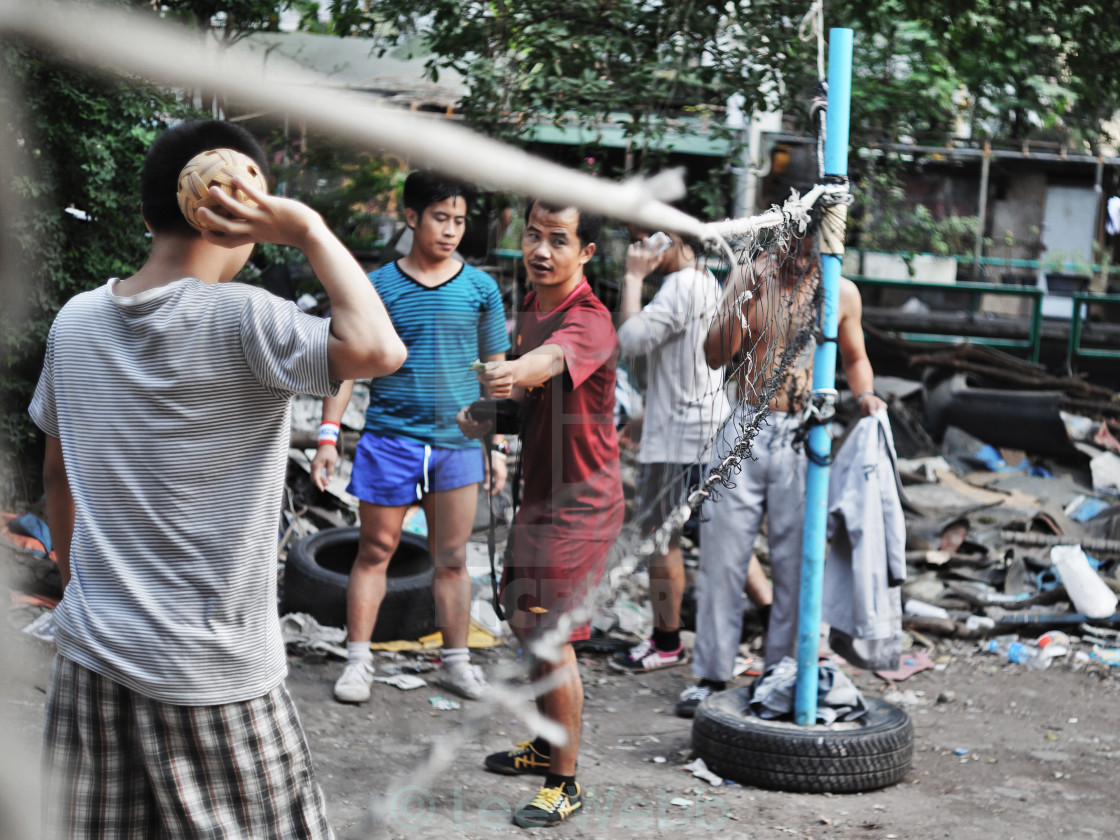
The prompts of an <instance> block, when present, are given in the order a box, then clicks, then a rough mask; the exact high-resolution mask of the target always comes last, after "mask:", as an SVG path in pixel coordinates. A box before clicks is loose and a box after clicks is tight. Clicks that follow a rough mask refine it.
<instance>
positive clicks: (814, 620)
mask: <svg viewBox="0 0 1120 840" xmlns="http://www.w3.org/2000/svg"><path fill="white" fill-rule="evenodd" d="M851 98H852V30H850V29H831V30H829V33H828V113H827V115H826V117H825V129H826V134H825V145H824V171H825V174H826V175H844V176H846V175H847V174H848V127H849V123H848V117H849V114H850V111H851ZM821 282H822V283H823V285H824V306H823V308H822V312H821V334H822V335H823V336H824V338H825V341H822V342H821V343H820V344H819V345H818V346H817V351H816V355H815V356H814V359H813V390H814V391H818V390H820V389H827V388H835V387H836V340H835V339H836V330H837V325H838V323H839V316H838V312H837V305H838V292H839V286H840V257H838V256H836V255H834V254H823V255H822V256H821ZM807 445H808V451H809V455H810V458H809V465H808V469H807V472H806V475H805V529H804V536H803V539H802V544H801V595H800V603H799V612H798V618H797V695H796V699H795V704H794V712H795V719H796V721H797V723H798V725H800V726H810V725H812V724H814V723H816V720H817V682H818V679H817V678H818V674H817V653H818V644H819V637H820V623H821V588H822V579H823V576H824V553H825V542H826V539H825V537H826V527H827V523H826V519H827V515H828V466H827V464H828V458H829V456H830V454H831V451H832V441H831V439H830V437H829V434H828V429H827V428H826V427H825V426H814V427H813V428H812V429H811V430H810V431H809V439H808V444H807Z"/></svg>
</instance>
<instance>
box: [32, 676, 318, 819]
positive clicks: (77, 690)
mask: <svg viewBox="0 0 1120 840" xmlns="http://www.w3.org/2000/svg"><path fill="white" fill-rule="evenodd" d="M42 805H43V835H44V836H45V837H48V838H56V837H59V838H61V837H66V838H95V837H96V838H104V840H124V839H125V838H137V837H151V838H160V839H161V840H163V839H164V838H188V837H189V838H200V837H207V838H214V840H218V838H222V839H223V840H225V838H228V840H244V838H266V837H267V838H276V839H277V840H280V839H281V838H283V840H287V839H288V838H333V837H334V834H333V832H332V831H331V828H330V826H329V825H328V824H327V818H326V809H325V804H324V801H323V793H322V791H321V790H320V788H319V784H318V783H317V782H316V781H315V771H314V769H313V767H312V765H311V753H310V751H309V750H308V748H307V740H306V738H305V737H304V734H303V727H302V726H301V725H300V722H299V717H298V715H297V713H296V708H295V705H294V704H293V703H292V699H291V697H290V696H289V694H288V691H287V689H286V688H284V686H280V687H278V688H276V689H274V690H273V691H271V692H269V693H268V694H266V695H264V696H263V697H257V698H255V699H253V700H245V701H241V702H236V703H227V704H224V705H220V706H178V705H173V704H170V703H163V702H160V701H157V700H152V699H150V698H148V697H144V696H143V695H140V694H137V693H136V692H134V691H132V690H131V689H128V688H125V687H124V686H122V685H120V684H118V683H116V682H113V681H112V680H110V679H108V678H106V677H103V676H101V675H99V674H96V673H94V672H93V671H90V670H88V669H87V668H83V667H82V666H80V665H77V664H75V663H74V662H71V661H70V660H68V659H65V658H63V657H61V656H55V659H54V663H53V665H52V667H51V676H50V684H49V686H48V689H47V709H46V722H45V726H44V739H43V803H42Z"/></svg>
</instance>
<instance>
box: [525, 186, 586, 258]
mask: <svg viewBox="0 0 1120 840" xmlns="http://www.w3.org/2000/svg"><path fill="white" fill-rule="evenodd" d="M538 204H540V206H541V207H542V208H543V209H544V210H547V211H548V212H549V213H556V212H559V211H560V210H567V209H568V208H567V207H557V206H555V205H553V204H549V203H548V202H547V201H541V200H540V199H539V198H530V199H529V202H528V203H527V204H526V205H525V223H526V224H528V223H529V215H530V214H531V213H532V212H533V208H534V207H535V206H536V205H538ZM569 206H570V207H571V209H573V210H575V211H576V212H577V213H579V221H578V222H576V239H578V240H579V245H580V249H581V250H582V249H583V248H586V247H587V246H588V245H594V244H596V243H598V241H599V234H600V233H601V232H602V230H603V217H602V216H597V215H596V214H594V213H588V212H587V211H586V210H580V209H579V208H578V207H576V206H574V205H569Z"/></svg>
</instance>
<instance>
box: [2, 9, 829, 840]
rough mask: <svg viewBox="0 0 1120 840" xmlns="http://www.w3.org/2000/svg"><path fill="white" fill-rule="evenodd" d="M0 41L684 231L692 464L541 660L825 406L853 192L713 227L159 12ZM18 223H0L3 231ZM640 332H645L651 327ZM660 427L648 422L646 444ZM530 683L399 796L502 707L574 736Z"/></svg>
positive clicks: (676, 192) (555, 733)
mask: <svg viewBox="0 0 1120 840" xmlns="http://www.w3.org/2000/svg"><path fill="white" fill-rule="evenodd" d="M0 32H3V34H5V35H6V36H8V37H13V38H18V39H21V40H24V41H26V42H28V43H32V44H35V45H37V46H39V47H40V48H42V49H44V50H45V51H50V52H54V53H56V54H58V55H60V56H64V57H65V59H66V60H67V61H70V62H73V63H76V64H79V65H82V66H85V67H88V68H90V69H91V70H95V71H98V72H110V73H113V74H116V75H119V76H123V77H125V78H132V79H142V80H145V81H150V82H154V83H158V84H163V85H171V86H175V87H195V88H201V89H208V90H222V91H225V92H226V94H227V96H228V98H229V100H230V101H231V102H236V103H237V105H238V106H239V107H243V108H246V109H250V108H252V109H259V110H272V111H275V112H280V113H286V114H289V115H291V116H292V117H295V118H298V119H301V120H304V121H306V122H307V124H308V125H309V126H312V127H314V128H315V129H316V130H318V131H320V132H322V133H324V134H327V135H331V136H333V137H335V138H336V139H338V140H342V141H346V142H348V143H350V144H352V145H354V146H355V147H357V148H363V149H370V150H374V151H379V152H389V153H394V154H398V155H400V156H402V157H405V158H406V159H407V160H408V161H409V162H410V164H412V165H415V166H425V167H429V168H432V169H435V170H437V171H439V172H442V173H444V174H446V175H449V176H453V177H456V178H458V179H461V180H463V181H468V182H472V183H475V184H478V185H480V186H482V187H484V188H487V189H492V190H495V191H501V192H504V193H506V194H510V195H517V196H522V197H529V196H532V197H535V198H538V199H541V200H544V201H546V202H548V203H549V204H551V205H553V206H561V207H565V206H576V207H578V208H580V209H581V210H583V211H586V212H594V213H597V214H599V215H603V216H605V217H608V218H610V219H613V220H615V221H617V222H621V223H633V224H635V225H637V226H638V227H640V228H642V229H644V230H662V231H667V232H672V233H676V234H680V235H682V236H683V237H686V238H687V239H688V240H689V241H690V242H692V243H693V246H694V254H695V259H694V261H693V264H692V265H691V267H690V271H692V272H694V278H698V279H697V282H695V283H694V284H692V285H690V286H689V287H688V288H689V289H690V292H689V293H688V294H684V295H681V296H679V297H678V298H676V299H674V300H673V301H672V304H673V307H674V308H675V312H676V315H677V316H678V320H679V322H680V323H682V324H685V325H687V335H688V337H689V338H688V342H687V343H685V344H684V345H683V346H677V347H676V349H675V352H674V355H672V356H671V357H669V356H664V359H663V361H665V362H666V363H669V362H670V361H671V363H672V364H673V365H674V367H672V368H671V369H670V370H667V371H665V370H662V371H655V370H653V369H651V366H647V369H646V371H645V377H646V379H647V382H648V381H651V378H655V377H657V376H661V377H662V379H663V380H664V381H665V382H672V383H673V384H674V393H675V394H676V395H677V397H678V399H677V402H676V403H675V405H674V412H675V413H676V414H677V415H679V416H680V417H683V418H691V419H692V420H694V421H695V422H694V424H693V425H690V426H689V428H688V433H687V435H684V434H683V433H682V434H681V435H680V436H679V437H676V438H674V439H673V440H672V441H670V443H671V444H672V448H673V449H674V450H675V451H674V454H673V457H672V459H671V461H670V462H671V463H674V464H679V465H681V467H680V469H679V470H677V471H676V472H674V473H672V474H669V475H667V476H666V477H665V480H663V481H662V482H661V486H660V490H659V492H658V493H657V494H656V495H655V497H653V498H643V499H642V507H643V509H641V510H637V511H635V512H634V514H633V515H632V516H631V517H630V519H629V521H628V522H627V524H626V526H625V527H624V529H623V533H622V536H621V537H620V538H619V539H618V541H617V542H616V543H615V545H614V547H613V549H612V551H611V554H610V557H609V561H608V565H607V569H606V572H605V574H604V576H603V579H602V584H601V585H600V587H599V588H598V589H597V590H596V591H595V592H594V593H592V594H591V595H590V596H589V597H588V598H587V599H585V600H584V601H583V602H581V603H579V604H577V605H576V606H575V607H574V609H573V610H572V611H571V612H570V613H569V614H568V615H565V616H563V617H562V618H561V619H560V621H559V622H558V623H557V625H556V626H555V628H554V629H553V630H552V631H551V632H549V633H547V634H546V635H545V636H543V637H542V638H540V639H538V640H537V642H536V644H535V645H534V647H533V649H532V652H533V654H534V655H535V656H539V657H543V658H546V659H554V658H555V657H556V656H557V655H558V651H559V650H560V648H561V646H562V645H563V644H564V643H565V642H566V641H567V638H568V631H569V630H570V628H571V627H572V626H576V625H580V624H583V623H585V622H587V621H588V620H589V619H590V618H591V617H592V616H594V614H595V611H596V608H597V606H598V605H601V604H602V603H603V602H604V601H609V600H610V599H611V598H612V597H614V595H615V594H616V593H617V592H618V590H619V588H620V587H621V586H623V585H624V584H625V583H626V581H628V580H629V578H630V576H631V575H632V574H633V572H634V571H635V569H636V568H638V567H639V566H640V565H641V564H643V563H645V562H646V561H648V559H649V558H650V557H652V556H654V555H656V554H664V553H665V552H666V551H667V549H668V547H669V545H670V544H671V542H672V541H673V540H674V539H675V538H676V537H677V535H679V534H680V532H681V530H682V528H683V527H684V525H685V523H686V522H687V520H688V519H689V518H690V516H691V515H692V514H694V513H696V512H698V511H700V510H701V509H702V507H703V505H705V504H718V503H719V499H720V492H721V489H723V488H725V487H727V486H729V485H731V484H732V483H733V482H734V481H735V480H736V476H737V475H738V474H739V473H740V472H741V471H742V470H744V469H750V459H751V452H752V443H753V441H754V439H755V437H756V436H757V434H758V432H759V430H760V429H761V428H762V426H763V424H765V423H767V422H768V414H769V412H770V411H771V410H772V409H779V410H782V411H786V412H795V413H797V412H800V413H803V414H804V415H805V416H806V420H807V421H808V420H811V416H810V415H812V413H813V412H814V410H815V406H814V403H813V401H812V400H811V399H809V394H810V388H809V385H808V381H807V378H806V377H805V376H804V369H805V368H806V367H807V364H806V362H807V359H808V358H810V357H811V354H812V352H813V350H814V349H815V346H816V344H815V337H816V335H817V329H818V326H817V325H818V320H819V319H818V314H819V309H820V306H821V297H822V296H821V289H820V272H819V269H818V266H819V250H818V244H817V239H818V238H817V235H816V222H817V221H818V220H819V217H820V215H821V213H822V212H823V210H824V209H825V208H827V206H828V205H830V204H836V203H837V202H840V201H842V199H843V196H844V192H845V191H844V189H843V188H841V187H836V186H825V185H822V186H818V187H816V188H814V189H812V190H810V191H809V192H808V194H806V195H805V196H803V197H802V196H798V195H796V194H793V195H791V196H790V198H789V200H787V201H786V202H785V203H784V204H783V205H782V206H781V207H774V208H772V209H771V210H770V211H768V212H767V213H764V214H762V215H760V216H757V217H754V218H751V219H742V220H730V221H724V222H718V223H711V224H706V223H704V222H702V221H701V220H698V219H696V218H693V217H691V216H689V215H687V214H685V213H683V212H681V211H680V210H678V209H676V208H674V207H673V206H671V205H670V203H669V202H671V201H675V200H677V199H679V198H681V197H682V196H683V194H684V192H685V190H686V185H685V184H684V183H683V180H682V177H681V176H680V175H679V174H678V173H672V172H667V173H661V174H659V175H655V176H652V177H640V178H634V179H631V180H629V181H624V182H621V183H613V182H608V181H605V180H603V179H600V178H595V177H592V176H590V175H588V174H585V173H581V172H578V171H575V170H570V169H567V168H565V167H562V166H560V165H558V164H555V163H551V162H548V161H545V160H542V159H540V158H537V157H532V156H530V155H528V154H526V153H525V152H523V151H521V150H519V149H516V148H513V147H509V146H506V145H504V144H501V143H498V142H496V141H493V140H491V139H489V138H486V137H482V136H479V135H476V134H473V133H471V132H470V131H469V130H468V129H466V128H464V127H462V126H460V125H456V124H452V123H450V122H448V121H445V120H439V119H435V118H432V117H431V116H430V115H428V116H425V115H422V114H418V113H412V112H408V111H403V110H397V109H394V108H391V107H387V106H383V105H379V104H378V103H377V102H375V101H371V99H370V98H369V97H368V96H363V95H359V94H354V93H350V92H346V91H341V90H338V89H334V88H327V87H323V86H322V85H321V84H320V82H321V80H319V79H317V78H315V77H311V76H307V77H306V78H303V79H301V80H300V81H299V82H291V81H289V82H286V83H279V82H276V81H274V80H272V79H270V78H269V77H267V76H264V75H262V74H261V72H260V68H259V66H258V67H239V66H238V65H237V63H236V62H237V59H236V57H235V56H233V55H231V54H229V53H226V52H221V51H218V50H217V48H216V47H215V48H214V50H213V52H207V51H206V50H205V49H200V45H199V42H198V38H197V35H196V34H195V33H193V32H190V33H188V32H185V31H184V30H180V29H178V28H177V27H175V26H171V25H168V24H165V23H163V22H161V21H159V20H156V19H154V18H153V17H152V16H151V15H150V14H143V13H140V14H137V13H127V12H125V11H122V10H120V9H119V8H100V7H96V6H87V5H84V4H83V5H80V6H77V5H64V4H60V3H54V2H50V0H45V1H44V2H41V3H35V4H32V3H22V2H17V0H0ZM122 32H127V33H128V37H127V38H122V37H121V33H122ZM3 154H5V153H4V152H3V151H2V150H0V155H3ZM10 165H11V160H10V157H9V159H7V160H5V159H4V158H3V157H0V167H2V168H4V169H7V170H8V172H10V171H11V170H10V168H9V167H10ZM296 197H297V198H298V196H296ZM7 218H8V216H7V214H0V223H2V222H3V221H4V220H5V219H7ZM635 329H636V330H637V331H638V332H639V333H640V331H641V329H644V327H642V326H641V325H640V324H639V326H638V327H636V328H635ZM639 343H640V342H639ZM638 355H647V354H644V353H643V354H638ZM652 355H653V356H656V355H657V354H656V353H654V354H652ZM625 362H626V360H625V359H624V363H625ZM658 363H660V362H658V361H657V360H655V361H654V364H658ZM650 432H651V430H650V429H649V428H648V427H647V429H646V432H645V433H646V434H647V435H649V434H650ZM713 453H715V454H714V455H713ZM654 460H658V461H662V460H666V459H663V458H660V457H658V458H656V459H654ZM693 464H699V465H700V467H701V478H700V480H699V482H698V483H696V482H694V481H692V479H690V477H689V467H690V465H693ZM652 511H658V512H659V513H664V514H665V515H664V516H660V515H658V516H654V515H653V514H652ZM745 550H746V551H748V552H749V547H746V549H745ZM525 675H526V673H525V672H524V671H515V672H511V673H509V674H507V675H505V676H506V679H504V680H502V679H499V680H497V681H496V682H497V683H498V684H497V685H496V686H495V690H494V692H493V699H492V700H491V701H488V703H485V704H475V705H474V706H473V707H472V710H471V711H470V713H469V714H465V715H464V718H463V725H462V726H461V727H460V733H459V735H458V737H457V738H454V739H451V740H449V741H448V742H447V743H446V744H444V745H443V746H441V747H440V749H439V750H438V751H437V752H436V753H433V754H431V755H429V756H427V757H426V758H425V759H424V761H423V762H421V763H419V764H418V765H417V766H416V767H415V768H414V769H413V771H412V772H410V773H409V774H408V778H406V779H401V785H402V786H404V785H416V784H424V783H426V782H429V781H434V780H435V777H436V775H437V774H438V772H439V771H440V770H441V768H443V767H445V766H446V765H447V763H448V762H449V761H450V758H451V756H452V755H453V751H454V750H455V749H457V748H458V746H459V745H461V744H465V743H470V742H471V740H472V738H473V737H474V736H475V735H476V734H477V732H478V731H479V729H480V728H481V727H482V726H483V725H484V724H485V722H486V721H487V720H488V719H489V718H490V717H491V716H492V714H493V711H494V705H493V704H497V705H500V706H503V707H505V708H506V709H507V710H508V711H509V712H511V713H512V714H513V715H515V716H516V717H518V718H519V719H520V720H522V721H523V722H525V723H527V724H528V725H529V726H530V727H531V728H533V729H534V730H535V731H537V732H539V733H541V734H543V735H545V736H546V737H549V738H554V739H558V738H562V732H560V731H559V730H558V727H556V726H555V725H552V726H550V725H549V722H548V721H547V720H544V719H543V718H541V717H540V716H539V715H538V714H537V713H536V711H535V706H534V703H533V699H534V697H536V696H537V695H538V694H539V693H541V692H542V691H546V690H548V688H549V687H548V686H545V685H534V684H532V683H530V684H528V685H525V684H524V677H525ZM498 676H499V677H500V676H501V675H500V674H499V675H498ZM383 818H384V815H383V814H380V815H379V813H378V812H377V811H376V809H375V810H374V811H373V812H371V823H372V827H374V828H376V827H378V826H379V825H381V824H382V822H383Z"/></svg>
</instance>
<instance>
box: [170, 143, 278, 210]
mask: <svg viewBox="0 0 1120 840" xmlns="http://www.w3.org/2000/svg"><path fill="white" fill-rule="evenodd" d="M235 175H240V176H241V177H242V178H243V179H244V180H246V181H248V182H249V183H250V184H252V185H253V186H255V187H256V188H257V189H259V190H260V191H261V192H268V185H267V184H266V183H265V180H264V173H263V172H261V168H260V166H259V165H258V164H257V162H256V161H255V160H253V159H252V158H251V157H249V156H248V155H246V154H242V153H241V152H238V151H235V150H234V149H211V150H210V151H208V152H202V153H201V154H197V155H195V156H194V157H193V158H191V159H190V160H189V161H188V162H187V165H186V166H184V167H183V169H182V171H181V172H180V173H179V194H178V195H179V209H180V210H182V211H183V215H184V216H185V217H186V219H187V221H188V222H190V223H191V226H192V227H193V228H195V229H196V230H202V229H204V228H205V227H206V225H204V224H203V223H202V220H201V219H199V218H198V208H199V207H208V208H209V209H210V210H211V211H213V212H215V213H218V214H220V215H223V216H228V215H229V213H227V212H226V210H225V208H224V207H221V206H220V205H219V204H218V201H217V199H215V198H214V197H213V196H212V195H210V187H218V188H220V189H221V190H222V192H224V193H225V194H226V195H230V196H233V197H234V198H235V199H237V200H238V201H240V202H241V203H242V204H248V205H249V206H251V207H256V206H257V205H256V202H255V201H253V200H252V199H251V198H249V196H248V195H246V193H245V191H244V190H239V189H235V188H234V186H233V177H234V176H235Z"/></svg>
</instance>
